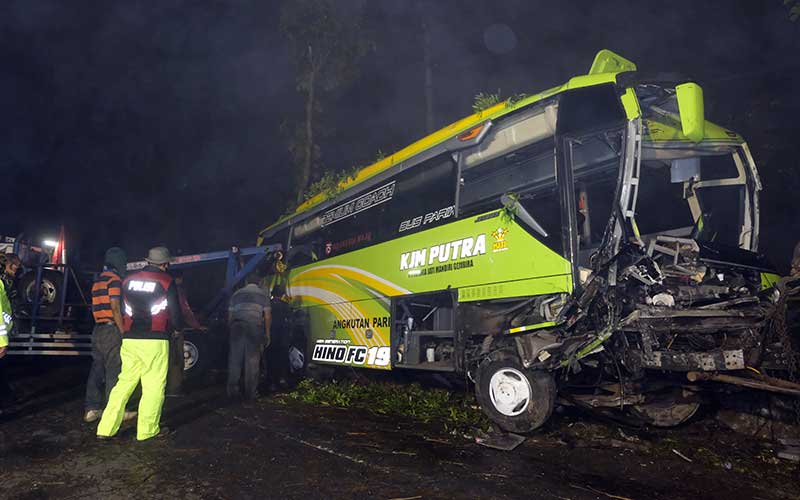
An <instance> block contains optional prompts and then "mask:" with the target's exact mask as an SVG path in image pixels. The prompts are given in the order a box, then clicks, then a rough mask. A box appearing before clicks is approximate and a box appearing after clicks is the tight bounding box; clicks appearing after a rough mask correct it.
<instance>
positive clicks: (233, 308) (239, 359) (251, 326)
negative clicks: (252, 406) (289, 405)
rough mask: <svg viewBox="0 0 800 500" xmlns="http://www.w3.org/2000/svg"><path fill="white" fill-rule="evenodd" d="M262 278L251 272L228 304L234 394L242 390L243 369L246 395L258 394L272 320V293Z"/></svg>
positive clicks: (230, 378) (230, 386) (230, 390)
mask: <svg viewBox="0 0 800 500" xmlns="http://www.w3.org/2000/svg"><path fill="white" fill-rule="evenodd" d="M258 281H259V280H258V277H257V276H256V275H254V274H252V275H250V276H249V277H248V279H247V285H246V286H244V287H243V288H240V289H239V290H237V291H236V293H234V294H233V295H232V296H231V300H230V302H229V305H228V326H229V334H230V349H229V351H228V396H231V397H236V396H238V395H239V394H240V389H239V381H240V379H242V372H244V377H243V378H244V380H243V382H244V384H243V385H244V397H245V399H255V398H256V397H257V396H258V381H259V379H260V376H259V375H260V369H261V354H262V353H263V352H264V348H265V347H267V346H268V345H269V340H270V339H269V329H270V325H271V323H272V314H271V312H270V300H269V294H268V293H267V291H266V290H264V289H263V288H261V287H260V286H258Z"/></svg>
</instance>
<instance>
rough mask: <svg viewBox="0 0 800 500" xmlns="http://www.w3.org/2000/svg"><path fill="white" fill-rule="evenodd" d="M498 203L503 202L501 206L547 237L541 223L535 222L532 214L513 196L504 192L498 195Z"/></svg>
mask: <svg viewBox="0 0 800 500" xmlns="http://www.w3.org/2000/svg"><path fill="white" fill-rule="evenodd" d="M500 203H502V204H503V207H504V208H505V209H506V210H508V211H509V212H511V213H513V214H514V215H516V216H517V217H519V219H520V220H521V221H522V222H524V223H525V225H526V226H528V227H530V228H531V229H533V230H534V231H536V232H537V233H539V234H541V235H542V236H543V237H545V238H547V237H548V234H547V231H545V230H544V228H543V227H542V226H541V224H539V223H538V222H536V219H534V218H533V216H532V215H531V214H530V213H529V212H528V211H527V210H525V207H523V206H522V204H521V203H520V202H519V200H517V198H516V197H515V196H513V195H511V194H510V193H505V194H504V195H503V196H501V197H500Z"/></svg>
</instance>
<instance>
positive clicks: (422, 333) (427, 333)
mask: <svg viewBox="0 0 800 500" xmlns="http://www.w3.org/2000/svg"><path fill="white" fill-rule="evenodd" d="M408 334H409V335H411V336H414V337H444V338H455V336H456V332H455V330H411V331H410V332H409V333H408Z"/></svg>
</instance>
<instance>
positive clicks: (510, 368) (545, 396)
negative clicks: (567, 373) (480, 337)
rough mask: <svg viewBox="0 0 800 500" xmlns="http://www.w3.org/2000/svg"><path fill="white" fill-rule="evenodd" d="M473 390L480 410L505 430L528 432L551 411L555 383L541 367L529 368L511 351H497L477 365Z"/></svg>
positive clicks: (554, 396)
mask: <svg viewBox="0 0 800 500" xmlns="http://www.w3.org/2000/svg"><path fill="white" fill-rule="evenodd" d="M475 394H476V396H477V398H478V403H480V405H481V409H482V410H483V412H484V413H485V414H486V415H487V416H488V417H489V419H490V420H492V422H494V423H496V424H497V425H498V426H499V427H500V428H501V429H503V430H505V431H508V432H518V433H523V432H531V431H533V430H535V429H538V428H539V427H541V426H542V425H543V424H544V423H545V422H546V421H547V419H548V418H550V415H551V413H552V412H553V406H554V405H555V398H556V384H555V380H553V376H552V375H551V374H549V373H547V372H544V371H537V370H528V369H527V368H525V367H524V366H522V363H520V361H519V358H517V356H515V355H514V354H513V353H510V352H505V351H500V352H498V353H495V354H493V355H491V356H489V357H488V358H487V359H486V360H484V361H483V362H482V363H481V364H480V365H479V366H478V369H477V372H476V379H475Z"/></svg>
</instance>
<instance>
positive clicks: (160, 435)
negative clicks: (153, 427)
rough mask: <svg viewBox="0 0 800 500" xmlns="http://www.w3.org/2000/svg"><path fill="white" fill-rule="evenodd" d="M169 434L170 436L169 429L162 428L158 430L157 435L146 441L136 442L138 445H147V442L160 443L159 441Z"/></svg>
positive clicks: (170, 431)
mask: <svg viewBox="0 0 800 500" xmlns="http://www.w3.org/2000/svg"><path fill="white" fill-rule="evenodd" d="M170 434H172V430H171V429H170V428H169V427H164V426H162V427H161V429H159V431H158V434H156V435H155V436H152V437H149V438H147V439H143V440H141V441H138V440H137V442H139V443H148V442H153V441H160V440H162V439H164V438H165V437H167V436H169V435H170Z"/></svg>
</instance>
